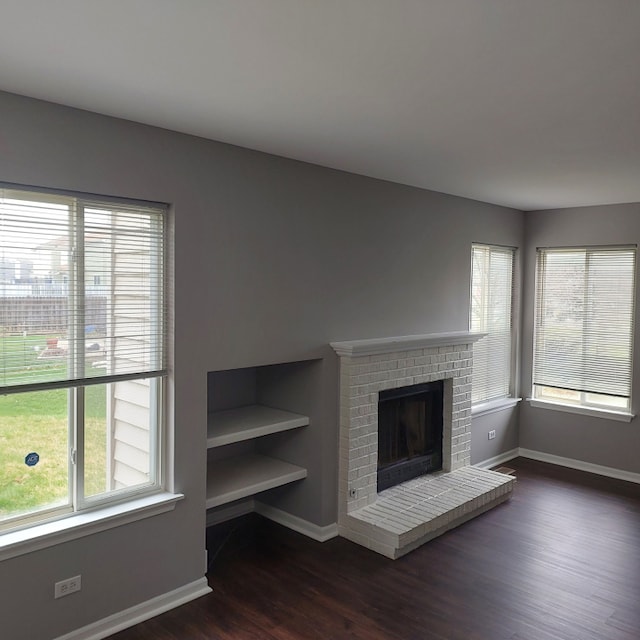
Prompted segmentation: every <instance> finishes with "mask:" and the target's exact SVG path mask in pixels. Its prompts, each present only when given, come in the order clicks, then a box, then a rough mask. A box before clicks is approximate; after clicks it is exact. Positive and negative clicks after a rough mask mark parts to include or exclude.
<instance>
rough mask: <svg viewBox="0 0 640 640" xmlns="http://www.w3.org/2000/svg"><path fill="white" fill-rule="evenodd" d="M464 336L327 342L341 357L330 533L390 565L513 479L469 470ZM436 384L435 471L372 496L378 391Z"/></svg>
mask: <svg viewBox="0 0 640 640" xmlns="http://www.w3.org/2000/svg"><path fill="white" fill-rule="evenodd" d="M482 335H483V334H472V333H469V332H454V333H439V334H427V335H419V336H403V337H397V338H383V339H374V340H355V341H350V342H333V343H331V346H332V347H333V349H334V350H335V351H336V353H337V354H338V356H339V357H340V444H339V486H338V531H339V533H340V535H341V536H343V537H345V538H348V539H349V540H352V541H353V542H356V543H358V544H361V545H363V546H366V547H368V548H370V549H372V550H374V551H377V552H378V553H381V554H383V555H385V556H387V557H389V558H398V557H400V556H402V555H404V554H405V553H408V552H409V551H411V550H413V549H415V548H417V547H418V546H420V545H421V544H423V543H425V542H427V541H428V540H430V539H432V538H434V537H436V536H438V535H440V534H442V533H444V532H445V531H447V530H449V529H451V528H453V527H455V526H458V525H459V524H462V523H463V522H465V521H467V520H469V519H470V518H472V517H474V516H476V515H479V514H480V513H483V512H484V511H487V510H488V509H490V508H492V507H494V506H496V505H497V504H500V503H501V502H503V501H505V500H507V499H508V498H509V497H510V495H511V491H512V490H513V483H514V479H513V478H512V477H511V476H505V475H503V474H500V473H496V472H493V471H489V470H485V469H479V468H476V467H472V466H471V371H472V358H473V352H472V348H473V342H474V341H475V340H478V339H479V338H481V337H482ZM435 381H442V387H443V398H442V406H443V422H442V430H443V435H442V470H441V471H437V472H435V473H429V474H426V475H422V476H420V477H417V478H413V479H411V480H409V481H407V482H403V483H401V484H398V485H396V486H392V487H390V488H388V489H385V490H383V491H380V492H378V487H377V481H378V479H377V470H378V398H379V394H380V392H381V391H386V390H389V389H399V388H402V387H409V386H411V385H419V384H423V383H431V382H435Z"/></svg>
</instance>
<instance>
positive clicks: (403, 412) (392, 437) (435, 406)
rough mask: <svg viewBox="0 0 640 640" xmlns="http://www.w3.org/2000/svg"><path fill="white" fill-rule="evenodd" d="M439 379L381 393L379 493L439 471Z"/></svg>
mask: <svg viewBox="0 0 640 640" xmlns="http://www.w3.org/2000/svg"><path fill="white" fill-rule="evenodd" d="M443 395H444V383H443V381H442V380H437V381H436V382H427V383H424V384H416V385H411V386H407V387H401V388H399V389H388V390H386V391H381V392H380V395H379V398H378V491H383V490H384V489H388V488H389V487H393V486H394V485H396V484H400V483H401V482H406V481H407V480H411V478H416V477H418V476H422V475H425V474H427V473H432V472H434V471H438V470H439V469H442V431H443V422H444V421H443Z"/></svg>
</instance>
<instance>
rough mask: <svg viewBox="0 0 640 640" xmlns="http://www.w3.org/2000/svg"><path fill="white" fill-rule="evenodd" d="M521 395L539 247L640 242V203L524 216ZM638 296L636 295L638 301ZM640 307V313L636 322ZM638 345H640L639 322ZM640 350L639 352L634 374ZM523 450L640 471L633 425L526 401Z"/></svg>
mask: <svg viewBox="0 0 640 640" xmlns="http://www.w3.org/2000/svg"><path fill="white" fill-rule="evenodd" d="M525 216H526V217H525V220H526V223H525V238H526V250H525V255H524V283H523V288H524V307H523V331H522V393H523V394H525V395H527V396H530V395H531V367H532V360H531V354H532V348H533V296H534V286H535V258H536V256H535V253H536V248H537V247H554V246H555V247H561V246H590V245H596V246H597V245H603V244H637V243H640V204H638V203H636V204H627V205H611V206H602V207H584V208H575V209H561V210H554V211H543V212H538V211H536V212H529V213H527V214H525ZM637 301H638V296H636V303H637ZM637 317H639V316H638V309H636V318H637ZM635 331H636V334H635V337H634V341H635V344H636V345H638V344H640V341H639V334H638V332H639V331H640V323H638V322H636V329H635ZM639 354H640V350H639V349H637V348H636V349H635V356H634V371H635V372H636V373H637V372H638V371H640V369H639V368H638V364H639V360H638V359H639V357H640V356H639ZM521 404H522V405H523V406H522V407H521V412H520V446H521V447H523V448H526V449H533V450H535V451H540V452H543V453H548V454H552V455H556V456H562V457H566V458H572V459H575V460H580V461H584V462H589V463H592V464H598V465H604V466H606V467H612V468H614V469H621V470H625V471H631V472H635V473H638V472H640V458H639V457H638V452H640V430H639V429H638V424H637V419H636V420H634V421H632V422H631V423H626V422H616V421H612V420H606V419H603V418H594V417H588V416H581V415H575V414H570V413H562V412H558V411H552V410H549V409H534V408H532V407H531V406H530V405H529V403H528V402H522V403H521ZM639 410H640V376H639V375H635V376H634V383H633V390H632V412H633V413H638V411H639Z"/></svg>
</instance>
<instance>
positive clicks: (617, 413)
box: [530, 244, 638, 422]
mask: <svg viewBox="0 0 640 640" xmlns="http://www.w3.org/2000/svg"><path fill="white" fill-rule="evenodd" d="M616 251H619V252H621V253H622V252H629V251H632V252H633V258H632V263H631V266H632V268H631V270H630V282H629V284H630V291H631V298H630V299H629V300H627V301H626V304H627V306H628V308H629V310H630V320H629V332H628V334H627V335H628V339H629V343H630V347H629V350H628V360H627V365H626V366H627V367H628V370H629V374H628V375H629V384H628V396H621V395H620V394H606V393H602V391H594V390H593V389H592V390H587V389H580V388H574V389H569V388H568V386H569V385H567V387H564V388H563V387H560V386H554V385H548V384H546V385H545V384H538V383H536V379H539V378H538V374H537V373H536V361H537V353H538V352H539V351H540V348H539V346H538V339H539V333H540V332H541V331H542V329H541V325H542V321H541V318H542V317H543V315H544V309H545V308H546V307H545V308H541V307H540V305H542V304H543V303H544V301H545V299H546V298H547V296H546V295H545V293H544V292H543V290H542V287H543V284H542V282H541V280H542V271H543V270H546V269H547V266H546V263H544V264H543V261H546V260H548V256H549V255H552V254H553V253H556V254H560V253H569V252H575V253H576V254H579V253H580V252H584V253H585V264H586V265H587V266H586V267H585V268H586V271H588V269H589V267H590V260H591V259H592V256H593V255H595V254H597V253H598V252H600V253H602V252H611V253H615V252H616ZM637 269H638V251H637V245H635V244H629V245H608V246H576V247H566V246H564V247H538V248H537V250H536V263H535V288H534V299H533V304H534V308H533V314H534V315H533V317H534V320H533V345H532V378H531V398H530V403H531V406H533V407H537V408H548V409H555V410H558V411H565V412H568V413H576V414H581V415H592V416H598V417H603V418H608V419H612V420H618V421H624V422H630V421H631V420H632V419H633V417H634V415H633V414H632V406H633V404H632V403H633V398H632V394H633V376H634V370H633V365H634V338H635V315H636V286H637V281H638V278H637ZM584 277H585V282H586V283H589V282H590V278H589V275H588V274H586V275H585V276H584ZM590 289H591V287H587V286H585V289H584V291H583V292H582V294H583V305H584V306H585V307H587V308H590V307H591V306H593V304H594V298H593V296H589V295H588V292H589V290H590ZM584 315H586V314H584ZM577 317H578V318H582V319H583V323H584V322H586V320H585V319H584V316H583V315H581V316H577ZM582 342H583V343H584V339H583V340H582ZM581 371H582V373H581V375H585V374H584V367H583V369H582V370H581ZM574 386H575V387H578V386H585V385H574ZM554 390H555V393H554ZM622 397H624V398H626V406H621V404H620V402H619V401H616V400H615V399H616V398H622ZM607 398H610V399H611V400H610V401H609V402H607V400H606V399H607Z"/></svg>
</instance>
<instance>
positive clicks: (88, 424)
mask: <svg viewBox="0 0 640 640" xmlns="http://www.w3.org/2000/svg"><path fill="white" fill-rule="evenodd" d="M165 223H166V210H165V208H164V207H163V206H160V205H151V204H148V203H139V202H130V201H117V200H111V199H107V198H104V199H102V198H94V197H85V196H79V195H65V194H60V193H49V192H45V191H35V190H26V189H21V188H13V187H12V188H9V187H6V188H2V187H0V530H1V529H5V530H6V529H8V528H14V527H19V526H25V525H27V524H29V523H31V522H38V521H42V520H44V519H49V518H56V517H60V516H63V515H67V514H71V513H74V512H78V511H83V510H86V509H91V508H93V507H96V506H99V505H103V504H105V503H113V502H116V501H121V500H125V499H129V498H131V497H134V496H135V497H138V496H140V495H144V494H148V493H151V492H155V491H157V490H158V489H159V488H160V486H161V483H162V468H161V464H160V459H161V456H160V443H161V441H162V422H163V420H162V414H163V412H162V407H163V401H162V396H163V393H162V392H163V381H164V377H165V312H164V309H165V300H164V298H165V295H164V291H165V277H164V268H165V267H164V262H165V261H164V254H165V235H166V233H165Z"/></svg>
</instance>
